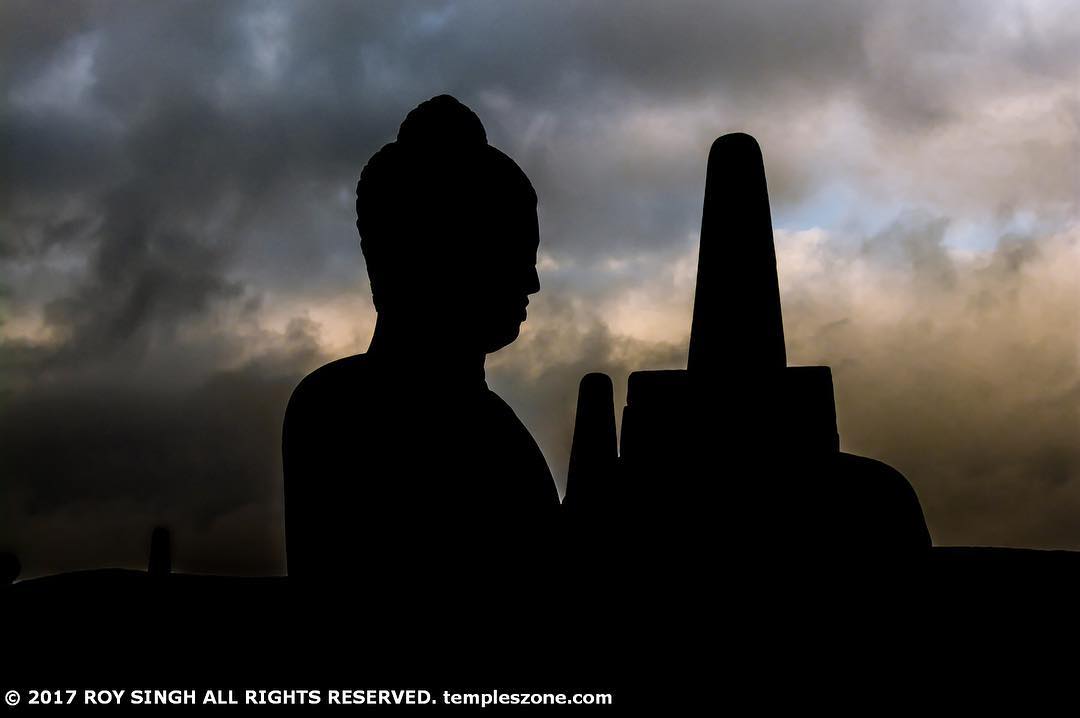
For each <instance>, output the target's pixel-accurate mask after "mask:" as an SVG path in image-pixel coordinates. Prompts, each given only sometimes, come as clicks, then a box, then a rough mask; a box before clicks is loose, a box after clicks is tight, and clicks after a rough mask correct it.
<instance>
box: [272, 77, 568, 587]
mask: <svg viewBox="0 0 1080 718" xmlns="http://www.w3.org/2000/svg"><path fill="white" fill-rule="evenodd" d="M356 196H357V199H356V210H357V222H356V226H357V229H358V230H359V232H360V237H361V241H360V246H361V249H362V251H363V253H364V257H365V259H366V262H367V269H368V275H369V277H370V280H371V288H372V295H373V299H374V303H375V309H376V311H377V313H378V318H377V320H376V325H375V332H374V336H373V337H372V340H371V344H370V346H369V348H368V351H367V353H365V354H359V355H356V356H351V357H347V358H344V359H339V360H337V361H334V362H331V363H330V364H327V365H326V366H323V367H321V368H320V369H317V370H316V371H314V372H312V373H311V374H310V375H308V376H307V377H306V378H305V379H304V380H303V381H302V382H301V383H300V385H299V386H298V387H297V388H296V390H295V391H294V392H293V395H292V398H291V399H290V401H289V407H288V410H287V412H286V416H285V425H284V436H283V457H284V469H285V518H286V545H287V554H288V567H289V574H290V575H291V576H301V577H303V576H313V575H319V576H337V577H341V576H342V575H346V576H347V575H348V574H352V573H354V572H357V573H364V572H366V571H367V569H368V568H369V567H371V566H372V565H378V566H380V567H387V566H390V567H395V566H404V565H409V564H411V565H413V566H414V567H416V562H419V563H420V564H423V565H424V566H426V567H429V568H430V567H436V570H442V569H443V568H445V567H446V565H447V563H448V562H449V564H450V565H451V567H452V566H454V565H457V566H461V565H466V564H469V563H472V562H474V561H476V560H479V558H478V556H479V555H481V554H482V555H485V556H487V555H491V554H493V553H499V552H503V553H514V552H515V551H517V550H518V548H519V546H520V544H521V543H522V542H532V543H533V544H534V546H535V545H537V544H539V543H541V542H542V541H543V538H542V537H543V536H544V534H545V531H546V526H547V524H548V522H549V521H550V520H552V517H553V516H555V515H556V514H557V512H558V504H559V499H558V494H557V492H556V488H555V484H554V481H553V480H552V477H551V473H550V472H549V470H548V467H547V464H546V462H545V460H544V457H543V455H542V454H541V453H540V449H539V447H538V446H537V444H536V442H535V441H534V440H533V438H532V436H531V435H530V434H529V432H528V430H527V429H526V428H525V426H524V425H523V424H522V423H521V421H520V420H519V419H518V418H517V416H515V414H514V412H513V410H512V409H511V408H510V407H509V406H508V405H507V404H506V403H505V402H504V401H503V400H502V399H501V398H499V397H498V396H497V395H496V394H495V393H494V392H492V391H491V390H490V389H488V387H487V384H486V383H485V378H484V361H485V357H486V355H487V354H489V353H491V352H494V351H497V350H498V349H500V348H502V347H504V346H506V345H508V344H510V343H511V342H513V341H514V339H516V338H517V336H518V331H519V329H520V325H521V323H522V322H523V321H524V320H525V317H526V311H525V308H526V306H527V305H528V303H529V300H528V297H529V295H530V294H533V293H535V292H537V291H538V290H539V288H540V284H539V278H538V276H537V273H536V252H537V246H538V243H539V229H538V223H537V214H536V202H537V200H536V193H535V192H534V190H533V188H532V185H531V184H530V182H529V180H528V178H527V177H526V176H525V174H524V173H523V172H522V171H521V169H520V168H519V167H518V166H517V164H515V163H514V161H513V160H511V159H510V158H509V157H507V156H506V155H505V154H503V153H502V152H500V151H499V150H497V149H495V148H494V147H492V146H490V145H489V144H488V143H487V135H486V132H485V131H484V127H483V125H482V124H481V122H480V120H479V118H478V117H477V116H476V115H475V114H474V113H473V112H472V111H471V110H470V109H469V108H467V107H465V106H464V105H462V104H461V103H460V102H458V101H457V100H456V99H454V98H452V97H449V96H447V95H442V96H439V97H435V98H433V99H431V100H428V101H427V102H424V103H423V104H421V105H420V106H419V107H417V108H416V109H414V110H413V111H412V112H410V113H409V114H408V116H407V117H406V118H405V121H404V122H403V123H402V124H401V127H400V129H399V131H398V137H397V140H396V141H395V142H391V143H390V144H388V145H386V146H385V147H383V148H382V149H381V150H379V151H378V152H377V153H375V155H374V156H373V157H372V158H371V160H370V161H369V162H368V164H367V166H366V167H364V170H363V173H362V174H361V176H360V182H359V184H358V185H357V189H356ZM477 552H479V554H478V553H477ZM363 580H364V581H368V580H370V577H365V578H364V579H363Z"/></svg>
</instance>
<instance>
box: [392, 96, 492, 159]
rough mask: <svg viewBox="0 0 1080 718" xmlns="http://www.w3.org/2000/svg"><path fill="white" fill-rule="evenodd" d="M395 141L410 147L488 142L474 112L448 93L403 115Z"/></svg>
mask: <svg viewBox="0 0 1080 718" xmlns="http://www.w3.org/2000/svg"><path fill="white" fill-rule="evenodd" d="M397 141H398V143H399V144H401V145H405V146H409V147H433V148H434V147H438V148H443V149H451V148H453V147H462V148H466V147H475V146H477V145H486V144H487V132H486V131H485V130H484V124H483V123H482V122H480V118H479V117H477V116H476V113H475V112H473V111H472V110H470V109H469V108H468V107H466V106H465V105H463V104H461V102H459V101H458V100H457V99H456V98H454V97H451V96H450V95H439V96H438V97H432V98H431V99H430V100H427V101H426V102H422V103H420V104H419V105H418V106H417V107H416V108H415V109H413V110H412V111H411V112H410V113H409V114H408V115H406V116H405V119H404V121H402V123H401V127H399V128H398V134H397Z"/></svg>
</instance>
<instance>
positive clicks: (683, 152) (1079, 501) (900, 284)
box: [0, 0, 1080, 575]
mask: <svg viewBox="0 0 1080 718" xmlns="http://www.w3.org/2000/svg"><path fill="white" fill-rule="evenodd" d="M442 92H449V93H452V94H454V95H456V96H458V97H459V98H460V99H461V100H463V101H464V102H466V103H467V104H469V105H471V106H472V107H473V108H474V109H475V110H476V111H477V112H478V114H479V115H480V117H481V119H482V120H483V121H484V122H485V124H486V125H487V128H488V134H489V137H490V138H491V141H492V143H493V144H495V145H496V146H498V147H500V148H501V149H503V150H504V151H506V152H507V153H508V154H510V155H511V156H513V157H514V158H516V159H517V161H518V162H519V163H520V164H521V166H522V167H523V168H524V169H525V171H526V172H527V173H528V174H529V175H530V177H531V178H532V180H533V183H534V184H535V186H536V189H537V192H538V194H539V197H540V212H541V231H542V236H543V238H542V250H541V263H540V269H541V281H542V283H543V290H542V292H541V293H540V294H539V295H538V296H537V297H536V298H534V302H533V304H532V306H531V307H530V318H529V322H528V323H527V324H526V325H525V329H524V331H523V334H522V337H521V339H520V340H519V341H518V342H517V343H516V344H515V345H513V346H512V347H510V348H508V349H505V350H503V351H502V352H499V353H498V354H496V355H493V356H492V357H491V358H490V360H489V372H488V376H489V382H490V384H491V385H492V387H493V388H495V389H496V390H498V391H499V392H500V393H502V394H503V396H504V397H505V398H507V400H508V401H510V403H511V404H512V405H513V406H515V408H516V409H517V410H518V413H519V415H520V416H521V417H522V419H523V420H524V421H525V422H526V424H527V425H528V426H529V427H530V428H531V429H532V430H533V432H534V434H535V435H536V437H537V439H538V441H539V442H540V444H541V446H542V448H543V450H544V452H545V454H546V455H547V457H548V460H549V462H550V464H551V465H552V468H553V470H554V471H555V473H556V474H557V475H559V476H560V480H561V478H562V476H563V475H564V474H565V465H566V460H567V453H568V446H569V437H570V432H571V428H572V410H573V402H574V395H575V391H576V383H577V380H578V379H579V378H580V376H581V375H582V374H583V373H584V372H586V371H592V370H603V371H607V372H610V373H611V374H612V376H613V377H614V378H615V379H616V385H617V387H618V389H617V390H619V389H622V388H623V387H624V386H625V377H626V374H627V373H628V372H629V371H631V370H633V369H650V368H665V367H669V368H670V367H678V366H680V365H683V363H684V362H685V356H686V349H685V347H686V340H687V334H688V328H689V317H690V308H691V298H692V293H693V279H694V271H695V262H696V240H697V231H698V225H699V222H700V216H701V214H700V213H701V197H702V189H703V177H704V169H705V157H706V152H707V149H708V146H709V144H710V142H711V140H712V139H713V138H715V137H716V136H717V135H719V134H721V133H724V132H728V131H732V130H743V131H747V132H750V133H752V134H754V135H756V136H757V137H758V139H759V140H760V142H761V144H762V146H763V148H764V152H765V160H766V165H767V168H768V179H769V184H770V190H771V193H772V203H773V214H774V223H775V226H776V242H777V248H778V254H779V264H780V283H781V291H782V299H783V304H784V311H785V324H786V327H787V332H788V354H789V358H790V361H791V363H795V364H829V365H831V366H832V367H833V369H834V374H835V380H836V392H837V403H838V412H839V422H840V429H841V436H842V442H843V446H844V448H846V449H847V450H849V451H853V452H856V453H863V454H866V455H869V456H873V457H876V458H880V459H883V460H885V461H887V462H889V463H891V464H893V465H894V466H896V467H897V468H898V469H900V470H901V471H903V472H904V473H905V474H906V475H907V476H908V477H909V479H910V480H911V482H912V483H913V484H914V486H915V487H916V489H917V491H918V493H919V495H920V497H921V499H922V501H923V505H924V507H925V510H926V514H927V517H928V520H929V522H930V526H931V530H932V532H933V535H934V538H935V540H936V541H937V542H938V543H943V544H956V543H965V544H967V543H970V544H1009V545H1016V546H1040V547H1050V546H1057V547H1072V548H1080V413H1078V407H1080V369H1078V353H1080V282H1078V280H1077V278H1076V275H1077V272H1078V270H1080V207H1078V202H1080V199H1078V198H1080V13H1077V12H1076V8H1075V6H1074V3H1072V2H1070V1H1069V0H1064V1H1063V2H1007V1H1002V2H994V3H988V2H975V1H972V2H950V3H943V2H918V1H917V0H898V1H897V2H877V1H875V2H865V3H858V2H844V1H834V2H815V3H798V2H772V1H769V2H766V1H764V0H740V1H738V2H716V1H715V0H709V1H708V2H700V3H696V2H695V3H691V2H655V1H652V0H649V1H646V2H569V1H567V2H529V3H520V2H475V3H474V2H460V3H453V4H442V3H423V4H416V3H399V2H387V3H375V2H331V1H329V0H322V1H320V2H269V1H266V2H263V1H260V2H239V1H229V2H221V1H219V0H214V1H207V2H123V1H121V0H109V1H104V2H79V3H73V2H62V1H60V0H56V1H52V2H41V1H40V0H29V1H27V2H17V1H15V0H5V1H4V2H3V3H2V4H0V93H2V94H0V137H2V140H0V142H2V144H0V147H2V154H0V163H2V178H0V545H2V546H0V548H2V547H7V548H10V549H13V550H15V551H16V552H17V553H18V554H19V556H20V557H21V559H22V562H23V564H24V567H25V572H24V573H25V574H28V575H34V574H40V573H47V572H51V571H58V570H68V569H74V568H86V567H94V566H100V565H133V566H134V565H140V564H142V563H144V561H145V552H146V545H147V538H148V536H149V532H150V529H151V528H152V526H153V525H155V524H157V523H166V524H169V525H171V526H172V527H173V529H174V532H175V543H176V549H177V559H176V563H177V565H178V566H179V567H180V568H183V569H187V570H194V571H222V572H242V573H262V572H280V571H281V570H282V569H283V566H284V560H283V550H282V545H283V541H282V528H281V479H280V459H279V455H278V444H279V440H280V421H281V416H282V412H283V410H284V406H285V402H286V400H287V398H288V395H289V392H290V391H291V389H292V387H293V386H294V385H295V383H296V382H297V380H298V379H299V378H300V377H301V376H302V375H303V374H304V373H305V372H307V371H310V370H311V369H313V368H315V367H316V366H318V365H319V364H320V363H322V362H324V361H326V360H328V359H331V358H334V357H338V356H343V355H345V354H349V353H355V352H358V351H363V350H364V348H365V347H366V345H367V341H368V339H369V337H370V332H371V328H372V323H373V317H374V312H373V309H372V307H371V301H370V293H369V290H368V287H367V282H366V277H365V269H364V264H363V259H362V257H361V254H360V250H359V246H358V242H357V238H356V232H355V228H354V226H353V222H354V220H355V217H354V214H353V211H354V210H353V189H354V186H355V182H356V178H357V176H358V173H359V171H360V169H361V167H362V166H363V164H364V162H365V161H366V159H367V158H368V157H369V156H370V155H371V154H372V153H373V152H374V151H375V150H376V149H378V148H379V147H380V146H381V145H382V144H383V143H385V142H387V141H389V140H391V139H392V138H393V135H394V133H395V132H396V129H397V126H398V123H399V122H400V121H401V119H402V117H403V116H404V114H405V113H406V112H407V111H408V110H409V109H410V108H412V107H413V106H415V105H416V104H417V103H419V102H420V101H422V100H424V99H426V98H428V97H430V96H432V95H435V94H439V93H442ZM453 283H454V278H453V277H448V278H447V292H448V293H450V292H452V291H453ZM619 401H620V402H621V397H620V398H619Z"/></svg>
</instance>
